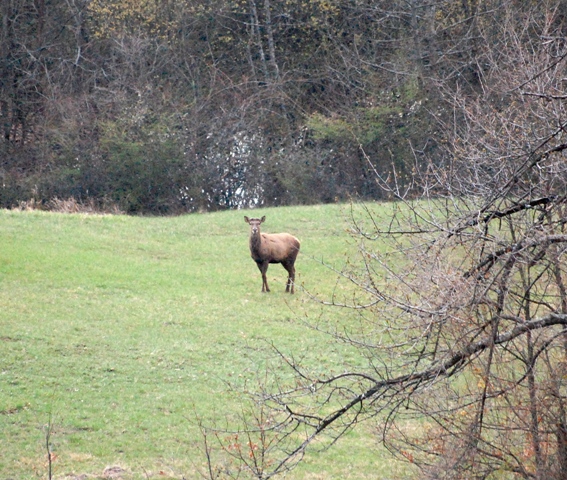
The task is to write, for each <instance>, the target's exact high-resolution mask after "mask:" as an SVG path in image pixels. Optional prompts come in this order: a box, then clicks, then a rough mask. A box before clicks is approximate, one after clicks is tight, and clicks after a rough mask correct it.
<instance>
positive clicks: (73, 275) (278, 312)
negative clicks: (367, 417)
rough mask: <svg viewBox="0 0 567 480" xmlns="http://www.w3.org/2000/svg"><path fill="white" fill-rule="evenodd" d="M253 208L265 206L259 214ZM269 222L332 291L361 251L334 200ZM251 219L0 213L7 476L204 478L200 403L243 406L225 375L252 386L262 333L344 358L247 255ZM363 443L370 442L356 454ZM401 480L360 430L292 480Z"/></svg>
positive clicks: (303, 279)
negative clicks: (349, 258) (265, 284)
mask: <svg viewBox="0 0 567 480" xmlns="http://www.w3.org/2000/svg"><path fill="white" fill-rule="evenodd" d="M254 213H255V212H254ZM262 214H266V215H267V222H266V223H265V224H264V230H265V231H269V232H275V231H284V230H286V231H290V232H292V233H293V234H295V235H296V236H298V237H299V238H300V239H301V240H302V253H301V255H300V257H299V259H298V261H297V270H298V276H297V282H298V283H299V284H304V285H305V287H306V288H307V289H309V290H311V291H315V292H318V293H321V294H322V295H328V294H330V292H331V291H332V289H333V286H334V283H335V275H334V274H333V273H332V272H330V271H329V270H328V269H327V268H325V267H324V266H323V265H322V264H321V262H320V260H321V259H323V260H324V261H326V262H329V263H331V264H334V265H337V266H340V265H341V264H342V262H344V256H345V254H346V253H347V252H348V251H349V249H351V247H350V246H349V245H348V242H347V235H346V234H345V228H346V227H347V224H346V222H345V220H344V218H343V215H344V212H343V209H342V208H341V207H340V206H336V205H335V206H317V207H295V208H278V209H270V210H263V211H262ZM247 235H248V226H247V225H246V224H245V223H244V220H243V214H242V212H222V213H215V214H203V215H190V216H183V217H176V218H132V217H126V216H97V215H78V214H73V215H69V214H56V213H44V212H17V211H0V245H1V247H0V286H1V288H0V432H1V435H2V437H3V439H4V442H2V455H0V479H2V480H4V479H9V478H10V479H16V478H17V479H32V478H33V479H37V478H47V475H48V473H47V461H46V447H45V443H46V431H47V430H46V429H47V425H48V424H50V423H51V425H52V435H51V438H50V441H51V449H52V451H53V453H54V454H55V455H56V457H55V460H54V462H53V468H54V478H77V477H79V476H80V475H84V476H83V477H82V478H106V477H105V476H104V475H103V472H104V470H105V468H106V467H108V466H119V467H120V468H121V469H123V473H122V478H132V479H135V478H149V477H152V476H159V478H188V479H189V478H197V477H198V475H197V471H196V470H195V468H196V467H195V466H196V465H197V466H198V465H201V464H202V462H203V458H201V456H200V454H199V452H198V450H197V449H196V444H197V443H198V442H199V436H198V435H197V432H196V431H195V429H194V427H193V426H192V424H191V422H190V421H189V418H190V417H191V416H192V415H193V411H194V409H195V410H196V411H197V412H199V413H200V414H201V415H203V416H205V417H217V418H223V417H224V416H230V415H231V414H232V413H234V411H235V409H237V408H238V406H237V404H236V403H235V402H234V399H233V398H232V397H231V396H230V395H229V394H228V393H227V389H226V384H225V382H226V381H235V382H237V383H238V382H244V381H246V380H252V379H253V378H254V376H255V375H256V373H257V372H258V371H261V370H262V367H263V365H264V364H265V362H266V361H267V358H266V350H265V349H262V348H259V349H258V348H256V347H257V346H259V345H263V344H264V340H268V341H273V342H275V343H276V344H277V345H278V346H279V347H281V348H282V349H283V350H285V351H290V352H295V353H296V354H304V355H307V356H310V355H311V356H312V358H313V359H317V362H319V363H320V365H321V368H323V369H324V368H328V367H329V366H332V365H337V364H340V362H341V360H342V358H344V356H348V355H351V354H352V352H348V351H347V350H346V349H345V350H341V349H340V348H336V347H332V346H331V345H330V342H329V340H328V339H326V338H322V337H318V336H317V335H316V334H314V333H313V332H311V331H309V330H306V329H305V327H303V326H302V325H301V322H297V321H296V318H297V317H301V316H303V315H316V314H317V312H318V311H319V309H320V307H319V306H317V305H316V304H314V303H313V302H311V301H310V300H309V297H308V295H306V294H305V293H303V292H302V291H301V289H299V292H298V293H297V294H296V295H295V296H293V297H291V296H287V295H285V294H284V293H283V290H284V288H285V279H286V272H285V271H284V269H283V268H282V267H281V266H280V265H272V266H271V267H270V268H269V270H268V281H269V282H270V286H271V289H272V292H271V293H270V294H262V293H260V289H261V278H260V274H259V271H258V269H257V268H256V266H255V265H254V263H253V262H252V260H251V259H250V257H249V252H248V242H247ZM361 445H363V446H364V447H369V448H360V446H361ZM377 469H379V471H381V472H383V476H382V478H402V477H401V474H400V473H399V472H400V470H399V466H398V465H396V464H395V463H393V462H391V461H389V460H388V459H387V456H385V454H383V453H380V450H379V449H378V450H376V448H375V445H374V444H373V440H372V439H371V438H368V436H367V435H366V434H365V433H355V434H352V435H350V436H349V437H348V438H345V440H344V441H343V442H341V443H339V445H338V446H337V447H335V448H334V449H332V450H331V451H329V452H325V453H313V454H312V455H310V456H309V457H308V458H307V459H306V461H305V462H304V463H303V464H302V465H301V466H300V467H299V468H298V469H297V470H295V471H294V472H293V474H292V475H291V476H289V477H288V478H312V479H327V478H358V479H360V478H375V477H376V471H377Z"/></svg>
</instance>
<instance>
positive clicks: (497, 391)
mask: <svg viewBox="0 0 567 480" xmlns="http://www.w3.org/2000/svg"><path fill="white" fill-rule="evenodd" d="M554 5H555V8H553V7H554ZM548 7H550V8H547V9H546V13H545V14H542V12H541V10H537V12H539V13H537V12H536V11H535V10H534V11H530V12H529V13H530V14H529V15H526V16H524V17H522V19H521V20H522V21H519V20H518V18H514V17H513V16H512V15H509V16H505V17H504V18H505V21H503V22H501V23H500V24H499V25H498V26H497V27H496V26H495V25H492V26H491V27H490V28H492V29H493V28H498V29H499V35H500V36H502V39H503V40H502V43H501V44H500V45H499V46H498V49H494V50H492V51H490V52H486V53H487V54H486V56H485V57H484V58H485V59H486V61H487V64H486V65H484V66H483V74H482V76H481V77H479V82H480V88H479V92H480V94H478V95H475V94H474V92H473V93H471V92H470V91H469V92H468V93H467V94H464V93H463V91H462V89H460V87H459V84H458V82H457V83H453V82H451V83H450V84H449V83H448V82H442V83H441V84H440V88H441V90H442V91H443V92H444V95H445V98H446V100H447V103H446V105H447V108H449V107H451V108H452V115H451V116H449V115H447V116H445V117H443V118H449V119H450V120H445V121H442V122H441V124H440V128H443V130H444V131H445V132H446V133H447V135H446V138H447V142H446V151H445V156H444V157H443V160H442V161H441V162H430V163H429V164H428V165H425V166H423V165H421V164H420V163H418V162H416V169H415V171H416V174H415V176H414V182H415V185H414V187H415V188H419V190H420V195H419V197H418V198H416V197H415V196H411V195H409V194H408V192H410V191H415V190H414V189H410V190H407V189H406V190H404V189H402V188H401V187H397V186H396V184H395V182H394V183H392V182H391V181H386V179H383V178H382V177H380V175H379V172H376V177H377V180H378V182H380V183H381V185H382V186H383V188H385V189H388V190H389V191H390V194H391V195H392V196H394V197H395V198H396V199H397V202H395V203H393V204H392V205H391V211H390V212H389V213H388V214H385V213H380V212H381V211H382V212H383V210H380V209H378V208H375V207H372V206H364V205H361V206H355V207H353V209H352V225H353V235H354V236H355V237H356V238H357V239H358V240H359V252H360V255H359V257H358V261H357V262H354V261H353V262H351V263H350V264H349V266H348V268H345V270H343V271H342V272H339V273H340V278H341V279H342V280H343V282H342V284H341V285H343V287H341V286H339V287H338V288H337V294H336V296H335V297H333V298H332V299H331V300H330V301H329V302H327V303H330V304H331V305H334V306H337V307H342V308H344V307H348V308H349V310H345V311H346V312H350V314H347V315H345V316H344V320H341V321H340V322H338V323H337V324H336V325H329V324H326V323H324V322H319V323H317V324H314V325H311V326H312V328H316V329H318V330H323V331H325V332H327V333H328V334H329V335H332V336H333V337H334V338H335V339H336V341H338V342H343V343H346V344H347V345H350V346H353V347H355V348H356V349H357V350H358V352H359V353H360V358H363V359H366V364H365V366H364V367H360V366H356V365H346V364H345V365H341V367H342V368H343V373H341V374H334V375H331V374H329V375H322V374H321V373H320V372H319V371H318V370H317V368H316V367H314V366H309V365H305V364H302V362H300V361H298V360H296V359H295V358H294V356H293V353H291V352H281V351H279V350H277V347H274V349H275V351H276V352H277V353H278V355H279V356H280V359H281V360H282V361H283V362H284V364H285V365H287V367H288V368H289V371H291V372H293V374H294V378H293V381H292V382H288V383H286V382H285V379H283V378H282V379H280V381H274V382H273V383H272V385H277V386H278V388H274V387H267V388H263V389H259V390H260V391H259V392H258V393H257V395H256V396H255V401H256V402H258V403H259V404H260V405H261V406H262V408H263V409H264V410H263V411H265V409H268V410H269V412H270V413H269V415H267V416H268V417H269V418H270V422H269V428H266V426H265V425H264V430H263V432H265V431H266V430H269V431H270V432H271V434H272V436H273V438H275V439H277V441H276V442H275V443H271V444H270V451H269V452H267V451H266V453H269V454H270V455H271V456H272V461H271V462H270V463H269V465H270V470H269V471H268V472H266V471H263V472H262V474H261V475H259V474H257V473H255V472H252V471H251V470H249V471H248V472H249V473H250V474H251V475H252V476H255V477H256V478H269V477H270V476H272V475H275V474H277V473H280V472H282V471H284V470H285V469H286V468H289V467H292V466H293V464H294V462H296V461H298V460H299V459H300V458H301V456H302V455H304V454H305V452H306V450H307V449H308V448H309V447H310V446H312V444H313V443H314V440H316V439H317V444H318V445H320V444H321V441H322V440H325V439H326V440H327V441H328V442H329V443H328V444H332V443H333V442H334V441H336V440H337V439H338V438H340V436H341V435H342V434H343V433H344V432H346V431H348V430H349V429H352V428H355V427H356V426H357V425H358V424H359V423H361V422H373V424H374V425H375V428H376V431H377V432H379V433H380V438H381V440H382V441H383V442H384V444H385V445H387V446H388V447H389V448H390V449H391V451H392V452H393V453H395V454H397V455H399V456H400V457H401V458H405V459H407V460H408V461H411V462H413V463H415V464H416V465H418V466H419V467H420V468H421V469H422V472H423V473H422V475H421V478H423V476H428V477H430V478H452V479H455V478H457V479H458V478H463V479H464V478H467V479H469V478H491V477H493V476H495V475H497V474H501V473H502V472H506V473H507V474H508V475H512V476H513V477H516V478H526V479H528V478H534V479H543V478H547V479H561V478H565V474H566V472H567V417H566V408H567V406H566V400H567V384H566V380H565V373H564V372H565V366H566V365H567V331H566V329H567V287H566V282H567V278H566V275H567V265H566V261H565V253H566V251H567V232H566V222H567V194H566V192H567V161H566V158H565V152H566V151H567V132H566V129H565V127H566V126H567V110H566V108H565V102H564V100H565V95H564V82H565V71H566V67H567V43H566V42H565V38H566V37H565V31H564V29H565V24H564V17H563V15H562V12H561V11H560V8H561V6H560V5H559V6H558V5H557V4H550V5H548ZM509 13H510V14H511V13H512V10H510V12H509ZM485 26H486V25H485ZM478 32H479V35H485V34H488V32H485V31H484V30H483V28H482V25H479V26H478ZM491 34H493V33H491ZM481 43H482V42H481ZM415 153H416V157H417V156H418V154H419V153H418V152H417V149H416V150H415ZM366 158H367V161H368V162H369V163H370V164H371V163H372V162H371V158H368V157H366ZM350 287H354V288H350ZM347 291H348V292H350V293H348V295H347ZM340 292H343V293H342V294H341V293H340ZM274 375H275V376H277V373H276V372H274ZM254 423H257V422H253V421H252V422H251V424H250V426H252V424H254ZM416 425H419V428H417V427H416V428H412V426H414V427H415V426H416ZM247 431H248V432H251V431H255V429H254V428H249V429H247ZM256 431H257V428H256ZM221 443H222V442H221Z"/></svg>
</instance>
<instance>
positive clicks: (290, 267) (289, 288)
mask: <svg viewBox="0 0 567 480" xmlns="http://www.w3.org/2000/svg"><path fill="white" fill-rule="evenodd" d="M294 260H295V259H294ZM294 263H295V262H293V261H292V262H285V263H282V265H283V267H284V268H285V269H286V270H287V274H288V275H287V283H286V285H285V291H286V293H287V292H289V293H293V286H294V285H295V265H294Z"/></svg>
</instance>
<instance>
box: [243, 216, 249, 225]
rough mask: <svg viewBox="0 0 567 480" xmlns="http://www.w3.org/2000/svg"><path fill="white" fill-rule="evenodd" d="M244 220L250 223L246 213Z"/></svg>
mask: <svg viewBox="0 0 567 480" xmlns="http://www.w3.org/2000/svg"><path fill="white" fill-rule="evenodd" d="M244 221H245V222H246V223H250V219H249V218H248V217H247V216H246V215H244Z"/></svg>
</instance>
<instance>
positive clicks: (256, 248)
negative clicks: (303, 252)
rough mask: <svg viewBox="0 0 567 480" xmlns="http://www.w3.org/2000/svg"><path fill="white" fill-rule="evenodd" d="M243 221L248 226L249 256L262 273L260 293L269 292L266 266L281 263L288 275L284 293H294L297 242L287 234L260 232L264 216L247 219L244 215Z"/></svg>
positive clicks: (297, 251)
mask: <svg viewBox="0 0 567 480" xmlns="http://www.w3.org/2000/svg"><path fill="white" fill-rule="evenodd" d="M244 221H245V222H246V223H247V224H249V225H250V256H251V257H252V259H253V260H254V261H255V262H256V265H258V268H259V269H260V272H261V273H262V292H269V291H270V287H268V280H267V279H266V272H267V271H268V265H269V264H270V263H281V264H282V266H283V267H284V268H285V269H286V270H287V273H288V277H287V283H286V287H285V291H286V293H287V292H289V293H294V292H293V287H294V285H295V259H296V258H297V254H298V253H299V246H300V243H299V240H298V239H297V238H295V237H294V236H293V235H290V234H289V233H262V232H260V224H261V223H264V222H265V221H266V216H265V215H264V216H263V217H262V218H248V217H247V216H246V215H245V216H244Z"/></svg>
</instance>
